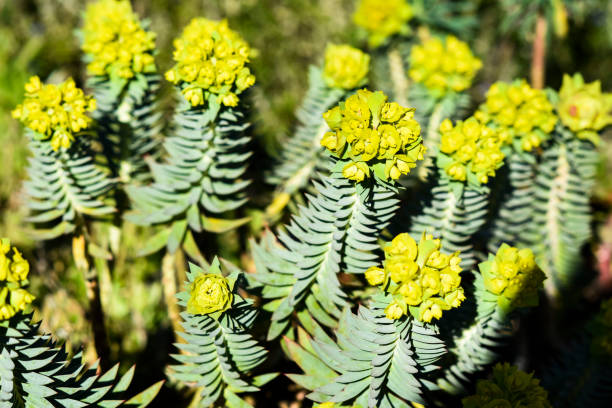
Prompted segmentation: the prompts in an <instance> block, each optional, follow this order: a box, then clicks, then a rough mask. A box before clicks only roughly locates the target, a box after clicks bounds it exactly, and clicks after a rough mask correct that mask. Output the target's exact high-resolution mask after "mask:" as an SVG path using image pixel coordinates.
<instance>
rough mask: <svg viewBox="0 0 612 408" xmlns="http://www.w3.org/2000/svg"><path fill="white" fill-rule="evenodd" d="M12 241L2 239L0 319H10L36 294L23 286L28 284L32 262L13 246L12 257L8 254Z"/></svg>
mask: <svg viewBox="0 0 612 408" xmlns="http://www.w3.org/2000/svg"><path fill="white" fill-rule="evenodd" d="M10 248H11V245H10V241H9V240H8V239H6V238H3V239H2V240H0V321H2V320H6V319H10V318H12V317H13V316H15V315H16V314H17V313H18V312H20V311H23V310H25V309H26V308H27V306H28V305H29V304H30V303H32V301H33V300H34V296H33V295H32V294H30V293H29V292H28V291H27V290H25V289H23V286H25V285H27V283H28V282H27V277H28V273H29V272H30V264H29V263H28V261H26V260H25V259H24V258H23V256H22V255H21V252H19V251H18V250H17V248H13V256H12V259H11V258H10V257H9V256H7V255H8V253H9V251H10Z"/></svg>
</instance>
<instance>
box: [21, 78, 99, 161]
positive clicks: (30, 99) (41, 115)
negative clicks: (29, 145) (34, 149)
mask: <svg viewBox="0 0 612 408" xmlns="http://www.w3.org/2000/svg"><path fill="white" fill-rule="evenodd" d="M25 91H26V94H25V100H24V101H23V103H22V104H20V105H18V106H17V108H15V110H14V111H13V112H12V114H13V117H14V118H15V119H19V120H20V121H21V123H23V124H24V125H25V126H27V127H28V128H30V129H32V130H33V131H34V132H36V133H37V134H38V136H39V138H40V139H42V140H48V139H50V140H51V147H52V148H53V150H58V149H59V148H60V147H62V148H64V149H67V148H69V147H70V145H71V144H72V142H73V141H74V136H75V134H76V133H77V132H80V131H81V130H84V129H87V128H88V127H89V125H90V124H91V118H89V117H88V116H87V115H86V113H87V112H91V111H93V110H94V109H95V108H96V101H95V100H94V99H93V98H92V97H91V96H85V94H84V93H83V91H82V90H81V89H79V88H77V87H76V85H75V83H74V80H73V79H72V78H69V79H67V80H66V81H65V82H63V83H61V84H59V85H54V84H49V85H43V84H42V83H41V81H40V78H38V77H37V76H33V77H31V78H30V80H29V81H28V83H27V84H26V85H25Z"/></svg>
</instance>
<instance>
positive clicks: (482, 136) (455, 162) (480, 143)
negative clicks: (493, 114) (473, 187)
mask: <svg viewBox="0 0 612 408" xmlns="http://www.w3.org/2000/svg"><path fill="white" fill-rule="evenodd" d="M440 135H441V140H440V152H441V154H439V155H438V166H439V167H440V168H441V169H444V170H445V171H446V174H448V176H449V177H451V178H452V179H454V180H457V181H466V180H467V181H468V182H472V183H476V184H486V183H488V181H489V177H493V176H495V170H497V169H498V168H500V167H501V166H502V165H503V162H504V154H503V153H502V151H501V143H500V141H499V139H498V137H497V132H496V131H495V130H493V129H491V128H490V127H488V126H486V125H484V124H482V123H480V122H479V121H478V120H477V119H476V118H474V117H470V118H468V119H466V120H465V121H458V122H457V124H456V125H455V126H453V124H452V122H451V121H450V119H445V120H444V121H443V122H442V123H441V124H440Z"/></svg>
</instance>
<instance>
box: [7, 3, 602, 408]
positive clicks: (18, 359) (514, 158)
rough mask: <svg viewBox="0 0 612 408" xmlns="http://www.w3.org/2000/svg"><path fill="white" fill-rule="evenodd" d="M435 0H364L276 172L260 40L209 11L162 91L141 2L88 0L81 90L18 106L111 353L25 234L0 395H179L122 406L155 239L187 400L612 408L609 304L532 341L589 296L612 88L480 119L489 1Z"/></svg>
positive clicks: (523, 97)
mask: <svg viewBox="0 0 612 408" xmlns="http://www.w3.org/2000/svg"><path fill="white" fill-rule="evenodd" d="M438 3H439V4H436V5H433V4H432V5H431V7H429V2H421V1H414V2H408V1H405V0H394V1H391V2H374V1H369V0H362V1H360V2H359V4H358V6H357V8H356V12H355V15H354V22H355V23H356V24H357V25H358V26H360V27H361V29H362V31H361V35H362V36H363V38H362V39H363V42H362V43H361V44H353V45H349V44H333V43H330V44H328V45H327V46H326V49H325V53H324V55H322V56H321V57H322V58H321V64H320V65H318V66H311V67H310V68H309V69H308V70H305V72H304V77H305V78H306V77H307V78H308V91H307V93H306V95H305V96H304V99H303V102H302V105H301V107H300V108H299V110H298V112H297V113H296V116H297V125H296V128H295V131H294V134H293V135H291V136H290V137H289V139H288V140H287V142H286V144H285V145H284V146H283V148H282V152H281V154H280V155H279V156H278V157H277V158H276V160H275V161H274V162H273V163H271V164H270V165H269V166H268V169H269V171H268V172H267V173H265V174H257V172H255V171H251V170H250V167H249V166H250V165H251V164H252V161H253V160H254V159H253V154H254V149H253V141H252V137H251V133H252V132H255V131H256V129H253V128H252V127H251V125H250V121H249V115H250V113H251V112H253V111H254V110H255V109H257V106H256V104H254V103H253V100H252V99H251V98H250V95H249V93H250V91H251V89H252V88H253V87H256V86H257V84H256V79H255V75H254V73H253V72H252V67H251V65H250V63H251V61H252V59H253V58H256V52H255V50H253V49H252V48H251V46H250V45H249V42H248V40H249V39H248V38H243V37H242V36H241V35H240V34H239V29H240V27H230V25H229V24H228V22H227V21H226V20H222V21H214V20H209V19H207V18H203V17H195V18H193V19H192V20H191V21H190V22H189V24H187V26H186V27H185V29H184V30H183V32H182V33H181V34H180V35H179V36H178V37H177V38H176V39H175V41H174V43H173V45H174V49H173V61H174V65H173V66H172V67H169V68H168V69H167V70H166V71H165V73H164V75H163V78H162V76H161V75H160V74H159V67H158V64H157V62H156V55H157V50H156V47H155V38H156V35H155V33H154V32H153V31H152V30H151V28H150V26H149V24H148V23H147V22H146V21H142V20H140V18H139V17H138V16H137V15H136V13H134V11H133V10H132V8H131V5H130V3H129V2H128V1H127V0H99V1H97V2H95V3H92V4H90V5H89V6H88V7H87V9H86V11H85V13H84V22H83V26H82V29H81V30H79V31H78V37H79V39H80V40H81V47H82V51H83V54H84V55H83V59H84V61H85V62H86V70H87V75H88V79H87V81H86V84H85V87H84V89H82V88H79V87H77V85H76V83H75V81H74V80H73V79H70V78H68V79H66V80H65V81H64V82H62V83H57V84H56V83H48V84H45V83H44V81H42V80H41V79H40V78H39V77H37V76H34V77H32V78H31V79H30V80H29V82H28V83H27V84H26V85H25V98H24V101H23V102H22V103H21V104H19V105H18V106H17V107H16V108H15V110H14V112H13V116H14V118H15V119H17V120H19V121H20V122H21V123H22V124H23V127H24V129H25V132H24V137H25V138H27V141H28V146H29V149H30V159H29V166H28V179H27V181H26V182H25V184H24V193H25V196H26V197H27V198H26V202H25V205H26V206H27V208H28V211H29V218H28V222H29V225H30V227H31V229H32V235H33V237H35V239H37V240H39V241H47V240H52V239H62V238H64V239H65V238H68V241H67V242H70V243H71V249H72V258H73V262H74V264H75V266H76V267H77V269H78V270H79V272H80V273H81V274H82V279H83V282H85V284H86V292H87V300H88V304H87V306H88V310H87V313H88V317H89V321H90V323H91V326H92V331H93V333H94V347H95V352H96V354H97V357H98V358H99V363H96V364H94V365H93V366H89V367H87V368H85V367H84V366H83V365H82V363H81V361H80V360H81V354H80V353H79V354H76V355H74V356H69V355H68V354H67V353H66V351H65V349H64V347H63V346H59V345H57V344H56V343H55V342H54V341H53V340H52V338H51V336H50V335H48V334H43V333H40V330H39V324H38V323H35V322H34V320H33V318H32V314H31V311H32V302H33V301H34V300H35V296H36V295H37V294H36V293H31V292H29V291H28V289H26V288H27V286H28V283H29V282H28V275H29V272H30V267H29V262H28V260H26V259H25V258H24V257H23V256H22V254H21V253H20V252H19V250H17V249H15V248H11V245H10V242H9V241H8V239H2V241H1V243H0V375H1V377H0V378H1V380H0V407H4V406H7V407H8V406H18V407H21V406H23V407H29V406H33V407H39V406H40V407H55V406H101V407H117V406H146V405H148V404H151V403H153V404H154V402H153V401H154V398H155V397H156V395H157V393H158V392H159V391H160V389H162V385H163V384H162V382H158V383H155V384H153V385H151V386H150V387H149V388H146V389H145V390H144V391H142V392H140V393H139V394H137V395H136V396H134V397H131V398H129V399H126V397H125V394H126V391H128V386H129V385H130V383H131V381H132V377H133V375H134V368H129V369H127V371H126V372H125V373H124V374H123V375H122V376H120V377H119V378H118V374H119V368H118V366H117V365H113V364H111V361H110V357H111V353H110V346H109V342H108V333H107V330H106V324H107V319H105V310H104V307H103V305H104V304H105V302H104V301H103V296H104V294H105V292H104V291H101V290H100V286H101V277H102V276H104V274H105V273H107V272H106V271H112V269H113V266H114V262H115V260H116V259H117V258H118V257H120V256H122V255H120V254H121V253H122V252H121V248H122V246H124V245H125V241H126V239H127V237H126V235H129V234H130V233H131V232H130V231H135V230H136V229H135V228H136V227H134V225H136V226H138V229H137V231H143V232H142V233H143V235H145V236H147V239H146V240H143V242H140V243H139V248H138V254H137V255H138V256H147V257H150V258H151V259H153V260H155V262H159V273H158V274H156V275H155V279H159V280H160V281H161V282H162V283H163V292H164V304H165V305H164V306H165V308H166V318H167V321H168V326H169V327H171V328H172V330H173V336H175V337H174V340H175V344H174V346H172V347H166V346H164V347H162V348H160V349H158V350H157V352H158V353H160V354H163V355H164V356H165V355H169V359H168V360H169V361H170V362H169V363H168V364H167V365H166V366H165V368H164V370H165V371H164V373H165V376H166V377H167V379H168V382H167V383H166V385H165V386H164V388H163V390H164V392H174V393H175V394H174V395H180V396H182V397H183V398H184V399H185V401H188V400H190V401H191V402H190V403H189V402H187V403H186V406H187V405H188V406H190V407H221V406H224V407H237V408H238V407H240V408H243V407H249V406H272V405H273V404H276V403H277V402H278V401H277V400H275V397H274V395H273V393H274V392H278V390H280V389H281V387H283V388H282V389H283V393H285V391H286V393H287V394H289V393H293V394H295V395H300V396H302V397H301V398H303V401H302V404H303V406H311V405H313V404H314V406H318V407H325V408H329V407H349V406H351V407H364V408H365V407H368V408H379V407H385V408H386V407H423V406H427V407H436V406H438V407H453V406H464V407H466V408H471V407H551V406H559V407H565V406H568V407H569V406H571V407H596V406H604V404H605V403H606V401H609V398H610V397H612V387H611V386H610V382H609V375H610V368H609V365H607V363H606V362H609V358H610V352H611V349H612V347H611V343H612V342H611V340H610V335H609V331H610V328H611V327H612V323H611V319H610V315H611V312H610V310H611V309H612V306H611V305H610V302H609V301H608V302H603V303H602V310H601V311H600V312H596V313H591V314H590V315H589V316H590V317H588V318H585V319H582V320H580V321H578V322H574V323H573V327H572V330H571V332H570V333H569V334H568V333H564V335H565V336H567V337H568V338H572V339H573V340H572V346H571V347H569V348H565V349H563V348H561V347H556V345H555V347H552V346H551V347H545V348H542V347H541V345H539V344H538V342H536V341H533V339H532V338H533V337H537V336H542V338H543V339H544V341H551V342H552V340H553V338H554V337H555V336H557V335H558V334H559V332H561V330H560V328H559V327H558V326H559V325H560V324H561V323H560V322H562V321H563V318H564V314H565V313H567V310H568V309H569V308H571V307H573V304H572V303H571V302H575V300H574V299H573V298H572V297H571V296H570V294H571V293H573V292H576V291H580V290H582V289H583V288H584V286H585V283H584V279H585V270H586V268H585V266H584V263H585V258H584V257H583V256H582V254H581V251H582V250H583V248H584V246H585V245H586V244H587V242H588V240H589V238H590V237H591V221H592V215H591V214H592V213H591V208H590V203H589V197H590V196H591V195H592V190H593V183H594V176H595V172H596V166H597V147H598V145H599V144H600V143H601V141H600V133H601V132H602V131H603V129H604V128H605V127H606V126H607V125H609V124H612V112H611V109H612V94H609V93H605V92H603V91H602V90H601V86H600V84H599V82H592V83H586V82H585V80H584V79H583V77H582V76H581V75H580V74H575V75H573V76H569V75H567V76H565V77H564V79H563V84H562V86H561V88H560V89H558V90H555V89H550V88H547V89H539V87H538V85H537V84H533V85H530V84H529V83H528V82H527V81H526V80H524V79H517V80H515V81H512V82H502V81H500V82H495V83H494V84H492V85H491V86H490V87H489V88H488V90H487V91H486V92H485V93H484V94H483V95H481V96H482V101H483V102H482V104H480V105H479V106H475V104H472V103H471V101H470V95H471V93H469V92H468V91H469V89H470V87H471V86H472V84H473V83H474V81H475V78H477V75H478V72H479V70H480V69H481V68H482V66H483V62H482V60H481V59H480V57H479V56H478V55H477V53H476V52H475V51H473V49H471V48H470V45H469V44H468V41H463V40H460V39H459V38H463V39H464V40H469V39H470V37H469V36H467V35H466V33H468V32H469V30H470V19H469V18H467V17H466V13H467V12H468V11H469V7H468V6H467V5H465V6H457V7H454V6H453V5H454V4H455V3H456V2H438ZM446 18H448V19H451V21H445V19H446ZM452 19H454V20H452ZM414 24H418V26H419V27H418V29H420V34H419V35H416V34H415V28H417V27H414V26H413V25H414ZM424 26H427V28H428V29H427V30H425V29H424ZM360 45H361V46H363V47H364V49H360V48H359V46H360ZM366 47H367V50H366V49H365V48H366ZM164 79H165V82H164ZM162 87H167V88H168V89H171V92H173V97H174V104H173V105H172V107H171V108H172V111H171V112H170V113H168V112H165V113H164V112H162V110H161V104H160V97H161V88H162ZM472 93H473V92H472ZM252 184H255V185H256V186H258V187H260V186H268V187H270V188H269V189H268V190H269V191H256V190H257V189H255V188H252ZM264 190H265V189H264ZM262 197H263V198H262ZM255 198H256V199H255ZM262 200H263V201H262ZM266 200H267V201H266ZM262 202H263V204H262ZM296 203H297V205H296ZM289 213H290V214H289ZM262 223H265V226H266V228H262ZM273 224H276V225H273ZM246 225H248V226H249V227H250V228H245V227H246ZM129 226H132V229H128V228H129ZM227 247H229V248H230V249H227ZM11 251H12V252H11ZM220 251H224V253H231V252H232V251H233V254H232V258H231V259H223V258H220V257H219V256H217V254H216V252H220ZM157 253H159V255H160V256H159V257H156V256H157ZM209 260H210V263H209V262H208V261H209ZM566 299H569V300H567V302H568V303H567V304H566V305H564V304H563V302H565V301H566ZM537 319H543V320H544V321H547V322H550V329H549V332H546V333H540V332H537V333H536V332H535V330H536V329H535V328H534V325H533V322H534V321H538V320H537ZM156 346H157V345H156ZM519 346H520V347H519ZM98 365H99V366H100V367H98ZM524 369H528V370H534V371H535V374H533V373H532V374H527V373H526V372H525V370H524ZM117 378H118V379H117ZM289 382H291V383H292V385H291V386H289V385H288V383H289ZM127 394H128V395H131V394H134V393H132V392H131V390H130V391H128V392H127ZM307 401H308V402H307Z"/></svg>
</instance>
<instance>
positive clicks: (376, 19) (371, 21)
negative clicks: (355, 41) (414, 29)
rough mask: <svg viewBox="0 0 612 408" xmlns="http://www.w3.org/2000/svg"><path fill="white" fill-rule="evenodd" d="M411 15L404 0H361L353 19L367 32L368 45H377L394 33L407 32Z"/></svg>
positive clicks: (408, 5) (410, 8) (410, 9)
mask: <svg viewBox="0 0 612 408" xmlns="http://www.w3.org/2000/svg"><path fill="white" fill-rule="evenodd" d="M412 15H413V12H412V7H411V6H410V4H408V2H407V1H406V0H385V1H384V2H383V1H380V0H361V1H360V2H359V5H358V6H357V10H356V11H355V14H354V15H353V21H354V22H355V24H357V25H358V26H360V27H363V28H364V29H365V30H366V31H367V32H368V36H369V38H368V41H369V44H370V46H371V47H377V46H379V45H381V44H382V43H383V42H385V40H386V39H387V38H388V37H390V36H392V35H394V34H397V33H402V32H403V33H406V32H408V27H407V25H406V23H407V22H408V21H409V20H410V19H411V18H412Z"/></svg>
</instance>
